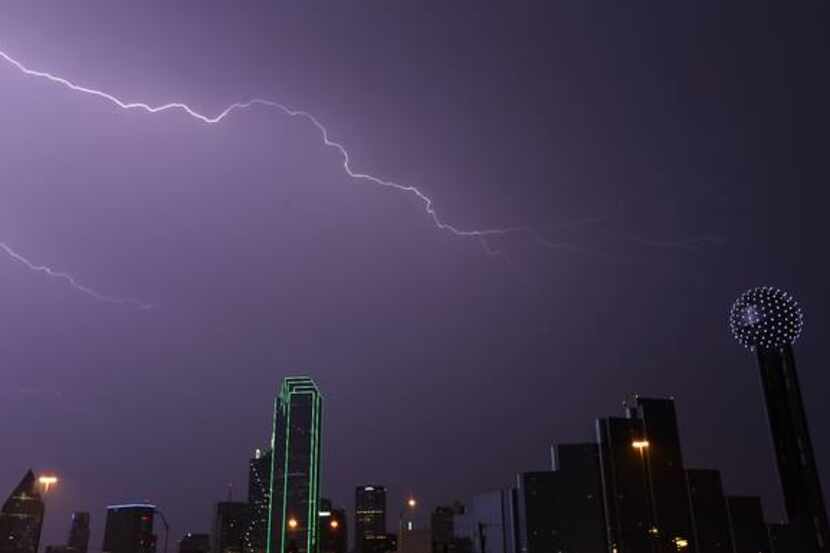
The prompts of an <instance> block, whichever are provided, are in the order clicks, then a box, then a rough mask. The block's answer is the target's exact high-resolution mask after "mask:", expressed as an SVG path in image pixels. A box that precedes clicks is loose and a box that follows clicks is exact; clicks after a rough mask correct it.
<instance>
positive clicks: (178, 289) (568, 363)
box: [0, 0, 830, 553]
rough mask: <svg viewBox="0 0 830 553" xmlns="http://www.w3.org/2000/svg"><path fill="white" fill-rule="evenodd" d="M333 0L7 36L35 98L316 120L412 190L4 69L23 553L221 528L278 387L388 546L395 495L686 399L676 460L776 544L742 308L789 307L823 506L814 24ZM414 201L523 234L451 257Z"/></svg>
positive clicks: (5, 216)
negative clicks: (303, 394) (161, 520)
mask: <svg viewBox="0 0 830 553" xmlns="http://www.w3.org/2000/svg"><path fill="white" fill-rule="evenodd" d="M328 4H331V5H321V4H319V3H316V2H302V3H298V4H296V5H294V4H290V5H287V4H285V3H279V2H277V3H275V2H251V3H247V4H246V5H245V7H244V8H242V7H240V5H238V4H237V3H231V2H227V0H205V1H203V2H198V3H184V4H182V5H180V6H178V9H172V8H171V7H170V4H169V3H168V2H162V1H160V0H147V1H146V2H141V3H139V4H123V3H112V2H108V1H105V0H87V2H85V3H84V7H83V8H81V7H79V6H78V5H75V4H71V3H69V4H68V3H49V4H40V3H31V2H21V1H18V0H11V1H10V2H7V3H4V5H3V7H2V8H0V51H2V52H4V53H7V55H9V56H11V57H12V58H13V59H15V60H19V61H20V62H22V63H24V64H25V66H26V67H28V68H30V69H33V70H40V71H46V72H49V73H50V74H52V75H59V76H60V77H61V78H65V79H68V80H69V81H71V82H73V83H76V84H78V85H81V86H85V87H90V89H96V90H100V91H104V92H105V93H106V94H111V95H112V97H114V98H119V99H122V100H124V101H129V102H133V101H134V102H145V103H146V104H147V105H148V106H160V105H163V104H165V103H167V102H182V103H183V104H186V105H187V106H189V107H190V108H191V109H192V110H193V113H197V114H207V115H209V116H215V115H218V114H220V113H222V110H224V109H225V108H227V107H228V106H231V105H233V104H234V103H236V102H240V101H246V100H247V99H249V98H262V99H269V101H270V100H273V101H275V102H279V103H280V104H281V105H284V106H289V107H290V108H292V109H297V110H307V113H308V114H313V117H314V118H315V120H317V121H318V122H319V123H320V124H322V125H324V126H325V129H326V130H327V132H328V135H329V136H328V137H329V139H330V141H333V142H336V143H337V144H340V145H342V146H343V147H344V148H345V149H346V150H347V151H348V155H349V164H350V165H349V167H350V168H351V171H352V172H356V173H365V174H366V175H373V176H376V177H379V178H381V179H388V181H384V182H390V181H391V182H395V183H400V184H401V185H402V186H404V187H406V186H412V187H414V188H413V189H411V190H401V189H395V188H394V187H388V186H383V185H377V183H376V182H374V181H371V180H367V179H360V178H357V179H354V178H350V176H349V174H348V171H346V169H348V168H346V167H344V166H343V156H342V155H341V151H340V150H338V149H337V148H336V147H333V146H326V142H325V140H324V139H325V137H324V136H322V135H321V132H320V129H319V127H316V126H315V125H314V124H313V121H311V120H309V119H308V118H304V117H302V116H299V115H298V116H290V115H288V114H286V113H285V112H283V111H281V110H280V109H278V108H276V107H275V106H272V105H264V104H256V105H252V106H250V108H245V109H236V110H234V111H233V113H232V115H231V116H228V117H225V118H223V119H222V120H221V121H220V122H217V124H209V123H206V122H204V121H203V120H200V119H198V118H196V117H194V116H193V115H189V114H188V113H187V112H185V111H183V110H182V109H179V108H177V109H169V110H166V111H163V112H157V113H150V112H148V111H147V110H145V109H132V110H125V109H122V108H120V107H118V106H117V105H116V104H113V102H112V101H108V100H106V99H105V98H103V97H101V96H95V95H90V94H87V93H83V92H79V91H78V90H75V89H71V88H67V86H64V85H61V84H60V83H57V82H55V81H51V80H49V79H47V78H44V77H36V76H33V75H31V74H29V73H26V72H22V71H20V70H19V68H18V67H17V66H15V65H14V64H13V63H9V62H8V60H6V59H5V58H3V59H0V100H2V101H0V152H2V156H0V158H2V159H0V165H1V166H2V175H3V176H2V178H0V198H1V199H2V201H0V243H2V244H7V245H8V247H9V248H11V249H12V251H13V252H17V253H18V254H20V255H21V256H23V258H24V259H25V260H28V261H29V262H30V265H27V264H25V263H23V262H21V261H20V260H19V259H17V258H15V257H14V256H10V255H7V254H8V252H7V251H6V250H5V249H4V250H3V251H0V310H1V311H2V315H0V320H1V321H2V322H3V323H4V324H3V326H2V328H3V332H0V366H2V368H3V369H2V370H3V379H4V380H3V383H2V386H0V437H2V440H3V443H4V444H9V448H8V449H11V453H10V454H9V453H6V452H5V451H4V453H6V454H5V455H4V457H3V462H2V463H0V491H2V493H3V494H4V496H5V494H7V493H8V492H9V491H10V490H12V489H14V487H15V486H16V485H17V484H18V483H19V481H20V478H21V475H23V474H24V473H25V472H26V470H27V469H29V468H30V467H31V468H33V469H34V471H35V474H53V475H56V476H57V477H58V478H59V481H58V482H57V484H56V485H54V486H52V488H51V489H50V491H49V493H48V494H47V495H46V497H45V507H46V519H45V520H46V523H45V526H44V529H43V536H42V540H41V549H42V548H43V546H46V545H55V546H61V545H65V544H67V536H68V535H69V531H70V528H71V525H72V513H74V512H88V513H90V522H91V528H90V533H91V535H90V541H89V544H90V545H89V547H90V553H96V551H95V550H96V549H99V548H100V547H101V544H102V543H103V537H104V536H103V534H104V527H105V511H104V510H103V509H104V508H105V507H106V506H107V505H117V504H133V503H135V504H144V503H147V502H148V500H149V503H151V504H154V505H158V506H160V508H161V509H163V510H164V512H165V515H166V516H167V517H168V519H169V521H170V523H171V525H172V527H173V528H174V529H177V530H176V531H178V529H181V530H184V529H187V530H190V531H193V532H194V533H197V534H202V533H208V532H212V525H213V523H214V515H215V514H216V512H215V510H214V507H215V504H216V503H218V502H224V501H226V500H227V499H228V498H229V497H230V498H231V499H232V501H231V503H245V502H246V501H247V499H248V498H249V497H248V496H249V493H250V491H251V489H250V486H249V484H250V482H251V479H250V476H251V465H250V462H249V461H250V460H251V459H252V458H253V457H255V453H254V452H255V451H256V449H257V448H259V449H261V450H262V451H263V452H265V451H266V450H267V449H268V445H269V437H270V435H271V432H272V428H271V422H272V421H271V416H270V415H271V408H272V401H273V397H274V395H275V393H276V391H277V390H276V389H277V387H278V386H279V382H280V381H281V379H282V378H283V377H284V376H286V375H290V374H308V375H310V376H311V377H313V378H314V380H315V382H316V384H317V385H318V386H319V388H320V390H322V391H323V392H324V393H325V398H326V399H325V401H326V409H325V414H324V416H323V418H324V421H323V423H324V425H323V426H324V429H325V431H324V433H323V436H322V444H321V448H322V467H323V470H322V474H321V479H320V486H319V487H320V491H321V493H322V496H323V497H325V498H327V499H329V500H330V501H331V502H332V505H333V506H334V507H335V508H343V509H345V510H346V511H347V513H346V514H347V515H348V530H349V534H350V536H352V538H353V537H354V536H353V534H354V529H355V526H354V519H353V514H354V513H353V512H352V511H353V509H354V502H355V497H354V494H355V487H356V486H358V485H361V484H363V485H367V484H368V485H371V484H372V483H378V484H381V485H384V486H385V487H386V491H387V494H388V506H387V510H388V513H389V520H388V529H389V530H390V532H391V531H393V530H394V529H395V525H396V523H397V522H398V520H397V516H398V509H399V507H400V505H399V504H398V502H399V501H401V500H405V499H406V498H408V497H409V496H410V495H414V496H415V497H417V499H418V501H419V503H420V504H421V505H423V506H424V508H429V507H431V506H437V505H442V506H450V505H451V504H452V501H453V500H454V499H456V498H461V499H463V498H468V497H473V496H476V495H477V494H479V493H480V492H482V491H483V490H484V489H485V488H488V487H493V488H497V489H502V488H504V487H508V486H512V485H515V474H516V471H523V472H525V473H528V474H532V473H536V472H544V471H547V470H548V469H549V468H550V467H549V466H548V463H546V459H545V458H544V455H543V456H540V455H539V450H540V447H542V448H546V447H547V445H548V444H551V443H558V442H563V443H573V444H580V443H590V442H592V441H593V440H594V439H595V436H594V433H593V432H592V431H591V429H590V428H587V429H586V426H585V424H584V421H586V420H592V418H593V417H595V416H596V414H598V413H613V412H614V409H613V406H616V405H618V404H619V402H620V401H621V400H622V398H624V397H629V396H630V394H633V393H637V394H640V397H649V398H666V397H675V398H676V403H675V408H676V410H677V420H678V424H679V432H680V434H681V435H682V436H683V440H684V448H683V462H684V464H686V465H688V466H691V467H716V468H718V469H719V470H720V471H721V479H722V482H721V487H722V488H723V489H725V490H728V493H730V494H734V495H737V496H760V497H761V498H762V503H763V505H764V509H765V510H766V512H767V514H768V517H769V518H770V519H771V520H778V521H780V520H783V519H784V518H785V517H786V511H787V507H786V502H785V500H784V494H782V492H781V489H780V488H781V487H780V486H779V484H778V481H779V475H778V469H777V467H776V461H775V450H774V447H773V443H774V442H773V441H772V440H771V436H770V432H769V428H768V427H767V426H768V425H767V424H766V422H765V421H766V418H765V417H766V414H765V412H764V411H765V408H766V407H765V403H766V402H765V399H764V396H763V395H762V393H761V391H760V389H759V388H760V383H759V382H760V381H759V374H758V371H759V369H758V367H757V363H756V360H755V359H754V358H753V355H752V354H750V353H748V352H746V351H742V350H741V348H739V347H736V345H735V343H734V342H733V340H732V338H731V337H730V335H729V332H728V327H727V324H726V315H727V313H728V309H729V305H731V304H732V302H733V301H734V299H735V298H736V297H738V295H739V294H740V293H742V292H743V291H744V290H747V289H750V288H753V287H756V286H772V285H774V286H778V287H780V288H781V289H784V290H787V291H789V292H790V293H792V294H793V295H794V296H795V297H797V298H798V300H799V301H800V303H801V304H802V305H803V307H804V310H805V317H806V319H807V322H808V324H807V326H806V327H805V331H804V333H803V335H802V336H801V337H800V338H799V341H798V344H797V347H796V355H797V361H798V380H799V383H800V387H801V393H802V395H803V403H804V406H805V410H806V415H807V418H808V419H809V421H810V434H811V435H812V439H813V446H814V450H815V451H814V456H815V466H816V467H817V472H818V473H819V474H820V475H821V476H822V477H823V482H822V484H823V485H824V487H825V490H826V489H827V486H828V484H827V482H828V477H827V475H828V472H829V471H830V468H828V467H830V465H829V464H828V462H830V461H828V460H830V444H828V443H827V440H826V439H825V438H824V437H825V436H828V435H830V426H828V425H830V405H828V404H827V402H825V401H824V398H823V396H824V392H825V391H826V389H827V388H828V386H830V381H829V380H828V376H827V371H826V370H825V369H824V367H825V366H826V352H825V351H824V343H825V342H826V336H827V334H828V330H827V329H830V297H828V295H827V293H826V288H827V285H826V283H827V282H828V281H830V264H828V262H827V261H826V260H825V259H824V256H823V255H822V252H823V251H824V249H826V248H825V244H824V242H825V240H824V238H823V235H824V232H823V231H821V229H822V228H824V221H825V218H826V217H825V213H824V212H825V211H826V208H825V206H826V205H827V204H828V203H830V197H829V196H828V194H830V193H828V190H827V187H826V186H824V183H825V182H826V181H827V176H828V168H827V165H826V162H825V155H824V153H823V150H824V144H825V142H826V140H825V134H826V133H825V129H826V128H827V126H828V125H827V123H828V122H830V106H828V104H827V103H826V101H825V100H824V98H826V97H828V96H830V82H828V81H830V78H828V77H827V75H826V74H825V73H826V72H823V71H820V70H818V69H817V68H820V67H822V66H823V64H824V61H825V60H826V58H827V57H828V56H829V55H830V48H828V45H827V43H826V40H825V36H826V33H824V30H823V27H824V25H822V22H823V21H824V20H826V19H827V16H828V15H830V14H828V9H830V8H828V7H827V6H826V5H824V3H822V4H819V3H817V2H813V0H808V1H807V2H803V3H797V5H782V4H781V3H774V2H767V1H765V0H762V1H760V2H748V1H744V0H739V1H738V2H730V3H723V2H715V1H714V0H711V1H710V0H704V1H702V2H694V3H686V4H682V5H672V6H670V5H667V4H660V3H656V2H653V1H651V2H650V1H646V0H634V1H633V2H629V3H626V4H624V5H623V4H617V5H607V6H606V5H600V4H596V3H590V2H589V3H585V2H568V1H563V2H550V1H545V0H528V1H527V2H519V3H508V2H496V3H482V2H480V1H479V2H474V1H472V0H458V1H456V2H449V3H446V2H445V3H434V5H426V4H424V3H418V2H414V3H413V2H409V3H400V4H398V5H395V6H390V5H389V4H388V2H382V1H380V0H365V1H361V2H360V4H359V9H357V8H356V6H358V4H357V2H353V1H348V0H347V1H344V2H336V3H328ZM415 189H417V190H418V191H420V192H421V193H422V194H423V195H424V196H425V197H427V198H429V199H431V200H432V201H433V203H432V204H431V206H432V207H434V208H435V212H436V213H437V215H438V217H439V220H440V221H443V222H445V223H449V224H452V225H454V228H456V229H494V228H518V229H524V228H528V229H533V231H535V232H536V233H538V235H537V234H534V233H532V232H530V231H525V230H521V231H518V232H512V233H509V234H506V235H488V237H487V240H486V241H485V242H484V243H481V242H480V241H477V240H475V239H474V238H475V237H474V236H473V237H466V238H465V237H459V236H456V235H454V233H452V232H449V231H446V230H441V229H440V228H436V224H435V223H436V221H435V220H434V219H432V218H431V216H430V213H429V211H427V212H425V211H424V209H425V207H427V208H428V207H430V205H429V204H425V202H424V200H423V198H421V197H420V196H418V195H417V194H415V193H414V190H415ZM38 267H48V268H50V270H51V271H52V273H51V274H50V273H49V272H48V271H46V270H38V269H37V268H38ZM55 271H59V272H60V275H59V274H58V273H56V272H55ZM68 279H72V280H71V281H70V280H68ZM72 282H75V283H76V284H79V285H81V286H84V287H88V288H89V290H92V291H94V292H96V293H99V295H102V296H106V297H107V298H111V299H113V298H121V299H123V298H135V299H136V300H138V302H139V303H141V305H145V304H152V305H153V308H152V309H136V308H135V306H136V305H137V304H135V303H129V302H128V303H118V302H111V301H102V300H100V299H96V298H95V297H93V296H90V295H89V294H88V293H84V292H82V291H79V289H78V288H77V287H73V286H72ZM609 406H611V407H612V408H611V409H609ZM5 449H6V448H4V450H5ZM494 452H496V453H494ZM697 477H699V479H700V480H699V481H698V484H699V486H700V488H699V489H700V490H703V491H702V492H701V493H706V494H709V496H716V495H717V493H716V489H717V485H716V484H715V483H713V481H712V480H711V479H707V476H706V475H700V474H698V475H697ZM551 478H552V479H553V480H554V481H555V480H556V479H557V478H559V477H558V476H556V477H551ZM658 495H659V494H658ZM260 499H261V498H260ZM489 500H491V501H496V499H494V498H493V497H490V498H489ZM482 502H483V503H487V501H485V500H482ZM658 502H659V498H658ZM739 503H740V502H739ZM740 506H741V507H742V508H744V510H745V511H746V512H747V513H750V512H751V511H752V510H753V509H755V506H754V505H753V504H752V503H751V502H748V503H746V504H743V505H740ZM482 508H483V507H482ZM260 514H261V513H260ZM157 522H158V520H157ZM715 526H717V525H715ZM713 527H714V526H713ZM254 530H256V529H252V532H253V531H254ZM256 532H258V530H256ZM256 532H254V533H256ZM161 535H163V533H161V534H160V536H161ZM178 537H181V536H176V538H178ZM171 538H172V536H171ZM255 539H256V540H258V539H260V538H259V537H256V536H255ZM172 543H173V540H172V539H171V544H172ZM445 545H446V544H445Z"/></svg>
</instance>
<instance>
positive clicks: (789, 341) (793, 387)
mask: <svg viewBox="0 0 830 553" xmlns="http://www.w3.org/2000/svg"><path fill="white" fill-rule="evenodd" d="M729 322H730V326H731V328H732V333H733V334H734V336H735V338H736V339H737V340H738V341H739V342H740V343H741V344H742V345H744V346H745V347H747V348H748V349H750V350H752V351H754V352H755V355H756V358H757V361H758V367H759V369H760V371H761V382H762V383H763V388H764V397H765V400H766V407H767V416H768V418H769V426H770V430H771V431H772V440H773V443H774V446H775V456H776V460H777V463H778V474H779V477H780V480H781V486H782V488H783V492H784V503H785V506H786V509H787V517H788V518H789V523H790V525H791V526H792V527H793V529H794V530H795V531H796V532H797V533H798V534H799V535H802V536H805V537H806V538H807V539H809V541H810V542H811V544H810V546H809V547H810V549H812V551H817V552H820V553H826V552H827V551H830V528H828V521H827V510H826V508H825V504H824V497H823V493H822V489H821V483H820V481H819V474H818V467H817V465H816V460H815V455H814V453H813V444H812V441H811V439H810V432H809V429H808V426H807V416H806V413H805V410H804V401H803V399H802V397H801V389H800V387H799V383H798V375H797V374H796V368H795V355H794V353H793V348H792V345H793V343H794V342H795V341H796V340H797V339H798V337H799V335H800V334H801V330H802V328H803V316H802V314H801V310H800V308H799V306H798V303H797V302H796V301H795V299H794V298H793V297H792V296H790V295H789V294H788V293H786V292H784V291H782V290H778V289H776V288H772V287H762V288H753V289H751V290H748V291H747V292H745V293H744V294H742V295H741V296H740V297H739V298H738V299H737V301H736V302H735V304H734V305H733V306H732V312H731V315H730V321H729Z"/></svg>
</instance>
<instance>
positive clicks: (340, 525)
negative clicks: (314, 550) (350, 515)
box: [320, 499, 349, 553]
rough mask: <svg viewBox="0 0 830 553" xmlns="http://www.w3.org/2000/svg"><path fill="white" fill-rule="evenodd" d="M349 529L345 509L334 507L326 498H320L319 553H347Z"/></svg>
mask: <svg viewBox="0 0 830 553" xmlns="http://www.w3.org/2000/svg"><path fill="white" fill-rule="evenodd" d="M348 549H349V531H348V526H347V525H346V511H345V510H343V509H336V508H334V507H333V506H332V504H331V501H329V500H328V499H321V500H320V553H347V552H348Z"/></svg>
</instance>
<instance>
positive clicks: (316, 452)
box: [267, 376, 323, 553]
mask: <svg viewBox="0 0 830 553" xmlns="http://www.w3.org/2000/svg"><path fill="white" fill-rule="evenodd" d="M322 409H323V398H322V396H321V395H320V391H319V389H318V388H317V385H316V384H315V383H314V381H313V380H312V379H311V378H309V377H305V376H299V377H288V378H286V379H285V380H283V383H282V387H281V388H280V393H279V395H278V396H277V398H276V400H275V402H274V431H273V437H272V443H271V449H272V451H273V455H272V462H271V465H272V468H271V474H272V475H273V476H272V482H271V494H270V498H269V502H270V506H269V516H268V521H269V524H270V528H269V531H268V543H267V552H268V553H318V551H319V546H320V543H319V524H318V518H319V512H320V508H319V507H320V484H319V482H320V445H321V425H322Z"/></svg>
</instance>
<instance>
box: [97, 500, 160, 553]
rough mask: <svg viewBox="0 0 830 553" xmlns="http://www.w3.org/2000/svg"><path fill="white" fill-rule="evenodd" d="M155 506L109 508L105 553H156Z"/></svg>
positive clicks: (135, 505)
mask: <svg viewBox="0 0 830 553" xmlns="http://www.w3.org/2000/svg"><path fill="white" fill-rule="evenodd" d="M155 513H156V507H155V506H154V505H146V504H127V505H110V506H109V507H107V522H106V527H105V529H104V545H103V547H102V549H103V553H155V551H156V536H155V534H153V520H154V516H155Z"/></svg>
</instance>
